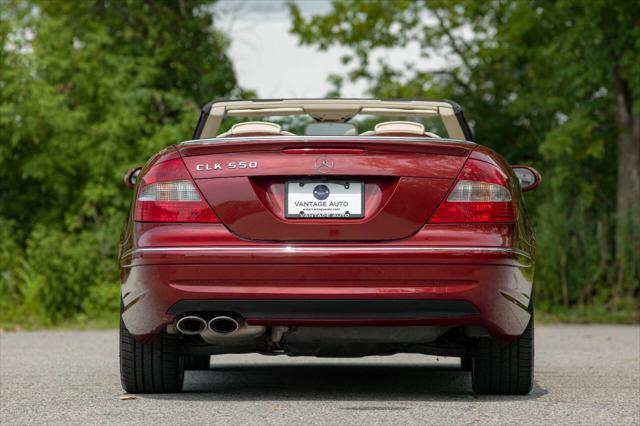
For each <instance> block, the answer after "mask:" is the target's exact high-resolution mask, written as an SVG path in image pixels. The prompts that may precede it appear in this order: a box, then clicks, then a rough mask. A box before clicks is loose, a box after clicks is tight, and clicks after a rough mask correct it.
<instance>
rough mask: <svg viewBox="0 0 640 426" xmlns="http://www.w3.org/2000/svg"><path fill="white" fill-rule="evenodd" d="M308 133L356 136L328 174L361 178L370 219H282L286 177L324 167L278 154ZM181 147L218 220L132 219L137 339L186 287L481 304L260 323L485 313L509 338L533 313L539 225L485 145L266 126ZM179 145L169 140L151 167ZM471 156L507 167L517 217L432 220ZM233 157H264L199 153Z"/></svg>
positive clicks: (216, 295)
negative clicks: (253, 133)
mask: <svg viewBox="0 0 640 426" xmlns="http://www.w3.org/2000/svg"><path fill="white" fill-rule="evenodd" d="M394 143H395V142H394ZM301 145H303V147H309V148H313V149H320V148H322V147H326V148H331V149H336V150H337V149H338V148H340V147H344V148H345V149H347V148H348V150H347V151H345V153H344V154H341V153H337V154H336V153H332V154H330V156H331V158H332V160H333V161H334V167H333V168H332V170H330V171H328V172H326V173H323V174H322V176H336V177H338V176H342V177H344V176H357V177H359V178H363V179H364V180H365V183H366V205H365V206H366V208H365V218H364V219H356V220H350V219H330V220H328V219H324V220H309V219H304V220H302V219H297V220H291V219H284V214H283V209H284V206H283V185H284V181H285V180H286V179H287V178H288V177H292V176H293V177H295V176H320V175H321V174H320V173H319V172H318V169H317V167H316V164H315V161H316V159H317V158H318V154H317V152H315V151H310V152H309V153H308V154H307V153H300V152H296V151H294V152H296V153H295V154H284V153H282V150H283V149H285V150H287V149H288V150H297V151H299V150H300V149H303V148H301ZM472 151H473V152H472ZM178 152H179V153H180V154H181V155H182V156H183V158H184V160H185V164H186V166H187V169H188V170H189V172H190V173H191V174H192V176H193V178H194V179H195V181H196V183H197V185H198V187H199V189H200V190H201V192H202V193H203V195H204V197H205V198H206V200H207V201H208V202H209V204H210V205H211V206H212V207H213V209H214V211H215V213H216V215H218V216H219V217H220V219H221V221H222V223H221V224H203V223H182V224H180V223H174V224H155V223H135V222H133V221H131V220H130V221H129V223H128V225H127V227H126V229H125V231H124V232H123V235H122V244H121V255H120V262H121V278H122V294H123V303H124V313H123V319H124V322H125V324H126V326H127V328H128V329H129V331H130V332H131V333H132V334H133V335H134V336H136V337H138V338H139V339H141V340H148V339H150V338H152V337H153V336H154V335H155V334H156V333H158V332H159V331H160V330H162V329H163V327H165V326H166V325H167V324H170V323H172V322H173V321H174V320H175V317H174V316H173V315H171V314H169V313H168V310H169V308H170V307H171V306H172V305H174V304H175V303H176V302H178V301H181V300H240V299H250V300H258V299H260V300H264V299H267V300H268V299H279V300H281V299H294V300H301V299H349V300H361V299H363V300H364V299H366V300H371V299H376V300H402V299H441V300H464V301H468V302H471V303H472V304H473V305H474V306H475V307H476V308H477V309H478V311H479V314H478V315H473V316H468V317H462V318H455V319H452V318H433V317H429V318H405V319H402V320H384V319H380V318H361V319H357V320H348V321H347V320H343V321H334V320H329V319H322V318H318V319H316V320H308V319H305V320H301V319H299V318H287V319H281V320H277V321H274V320H269V319H265V318H246V319H247V321H248V323H249V324H263V325H305V324H306V325H308V324H311V325H335V326H346V325H393V324H396V325H400V324H406V325H416V324H424V325H427V324H437V325H462V324H477V325H482V326H484V327H486V328H487V329H488V330H489V331H490V332H491V333H492V334H493V335H495V336H498V337H501V338H505V339H510V338H513V337H515V336H518V335H520V334H521V333H522V332H523V330H524V328H525V327H526V325H527V323H528V321H529V318H530V315H529V313H528V312H527V310H526V306H527V305H528V304H529V299H530V295H531V290H532V279H533V266H534V260H533V259H534V257H535V250H534V238H533V233H532V230H531V226H530V224H529V222H528V219H527V217H526V211H525V209H524V204H523V200H522V196H521V194H520V190H519V187H518V185H517V184H516V181H515V176H514V175H513V173H512V171H511V170H510V168H509V166H508V164H507V163H506V162H505V161H504V160H502V159H501V158H500V157H499V156H498V155H497V154H495V153H493V152H492V151H490V150H489V149H486V148H484V147H478V146H475V145H473V144H468V143H448V142H438V143H425V144H420V143H414V141H408V142H404V143H403V142H401V141H400V142H398V143H397V144H396V145H393V143H392V142H380V141H375V140H372V141H368V142H367V141H361V140H358V141H354V142H353V143H348V144H345V143H344V142H341V143H340V144H336V143H333V142H331V141H326V142H325V143H324V144H321V143H320V142H318V141H315V140H314V142H313V144H312V145H310V143H309V142H308V141H307V142H305V141H303V142H301V143H294V142H292V141H275V142H274V141H272V140H268V139H267V140H265V141H239V142H237V143H201V144H187V145H182V146H180V147H179V151H178ZM176 154H177V152H176V151H172V150H169V151H166V152H164V153H162V154H161V155H160V156H159V157H157V158H155V159H152V161H151V162H150V163H149V165H148V166H147V168H148V167H150V165H152V164H153V163H154V162H155V161H159V158H160V159H161V158H162V156H166V155H170V156H175V155H176ZM323 155H324V154H323ZM469 155H471V156H472V157H473V158H476V159H479V160H482V161H486V162H490V163H493V164H495V165H497V166H498V167H500V168H501V169H502V170H503V171H504V172H505V173H506V174H507V175H508V176H509V178H508V179H509V180H508V183H509V186H510V190H511V193H512V194H513V199H514V209H515V214H516V220H515V223H513V224H491V223H489V224H439V225H431V224H428V223H427V222H428V219H429V216H430V215H431V214H432V213H433V211H434V210H435V209H436V208H437V207H438V205H439V204H440V202H441V201H442V200H443V199H444V198H445V197H446V195H447V193H448V191H449V189H450V187H451V186H452V183H453V181H454V180H455V178H456V176H457V174H458V173H459V171H460V170H461V168H462V167H463V165H464V162H465V161H466V158H467V157H468V156H469ZM238 161H247V162H248V161H256V162H258V167H257V168H256V169H255V170H237V169H232V170H230V169H222V170H209V171H202V170H200V171H199V170H196V166H197V165H198V164H203V163H213V162H218V163H223V164H224V163H229V162H238ZM523 307H524V308H523Z"/></svg>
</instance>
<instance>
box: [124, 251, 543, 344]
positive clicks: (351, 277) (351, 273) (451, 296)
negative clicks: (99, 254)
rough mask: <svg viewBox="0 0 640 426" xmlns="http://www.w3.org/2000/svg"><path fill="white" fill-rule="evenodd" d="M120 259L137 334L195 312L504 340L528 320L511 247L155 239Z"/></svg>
mask: <svg viewBox="0 0 640 426" xmlns="http://www.w3.org/2000/svg"><path fill="white" fill-rule="evenodd" d="M121 263H122V294H123V302H124V313H123V319H124V322H125V324H126V326H127V328H128V329H129V331H130V332H131V333H132V334H133V335H134V336H136V337H138V338H139V339H141V340H147V339H149V338H151V337H153V336H154V335H155V334H156V333H158V332H159V331H160V330H162V328H163V327H165V326H166V325H167V324H169V323H171V322H173V321H174V320H175V317H176V316H179V315H181V314H184V313H188V312H196V311H231V312H237V313H238V314H240V315H242V316H243V317H244V318H245V319H246V320H247V322H248V323H249V324H255V325H291V326H293V325H318V326H327V325H334V326H350V325H353V326H356V325H358V326H362V325H403V324H404V325H480V326H483V327H485V328H487V329H488V330H489V331H490V332H491V333H492V334H493V335H496V336H498V337H501V338H507V339H508V338H513V337H515V336H518V335H520V334H521V333H522V332H523V331H524V329H525V327H526V325H527V323H528V321H529V318H530V315H529V313H528V311H527V309H526V307H527V305H528V303H529V298H530V295H531V281H532V271H533V265H532V261H531V259H530V258H529V257H528V256H527V255H526V253H523V252H520V251H518V250H514V249H509V248H499V247H425V246H390V245H377V246H371V245H369V246H366V247H363V246H326V245H325V246H320V245H282V244H278V245H276V244H274V245H268V244H267V245H255V246H251V245H244V246H208V247H153V248H140V249H136V250H132V251H130V252H128V253H125V254H124V255H123V256H122V258H121Z"/></svg>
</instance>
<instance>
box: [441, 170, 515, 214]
mask: <svg viewBox="0 0 640 426" xmlns="http://www.w3.org/2000/svg"><path fill="white" fill-rule="evenodd" d="M513 221H514V211H513V203H512V202H511V193H510V192H509V189H508V188H507V176H506V175H505V174H504V173H503V172H502V170H500V169H499V168H498V167H496V166H494V165H492V164H489V163H486V162H484V161H480V160H475V159H473V158H471V159H469V160H468V161H467V163H466V164H465V166H464V169H463V170H462V172H460V176H459V177H458V180H457V181H456V184H455V186H454V188H453V190H452V191H451V192H450V193H449V196H448V197H447V199H446V200H445V201H444V202H443V203H442V204H441V205H440V207H439V208H438V210H436V212H435V213H434V214H433V216H432V217H431V220H429V222H430V223H495V222H499V223H505V222H506V223H509V222H513Z"/></svg>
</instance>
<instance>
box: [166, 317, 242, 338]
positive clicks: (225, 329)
mask: <svg viewBox="0 0 640 426" xmlns="http://www.w3.org/2000/svg"><path fill="white" fill-rule="evenodd" d="M176 328H177V329H178V331H179V332H180V333H182V334H186V335H190V336H193V335H198V334H200V333H202V332H203V331H204V330H205V329H206V328H208V329H209V330H211V331H213V332H214V333H217V334H231V333H233V332H235V331H237V330H238V329H239V328H240V324H239V323H238V321H236V320H235V319H233V318H231V317H228V316H226V315H219V316H216V317H213V318H212V319H211V320H209V322H207V321H206V320H205V319H204V318H202V317H199V316H197V315H188V316H186V317H182V318H180V319H179V320H178V322H177V323H176Z"/></svg>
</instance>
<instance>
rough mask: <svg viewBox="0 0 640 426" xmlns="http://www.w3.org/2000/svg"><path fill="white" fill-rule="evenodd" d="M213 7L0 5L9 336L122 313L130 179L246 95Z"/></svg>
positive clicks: (0, 158) (1, 231)
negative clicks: (200, 122)
mask: <svg viewBox="0 0 640 426" xmlns="http://www.w3.org/2000/svg"><path fill="white" fill-rule="evenodd" d="M210 3H211V1H206V0H203V1H180V2H139V1H134V0H127V1H117V2H110V1H106V0H87V1H82V2H68V1H64V0H59V1H58V0H42V1H40V0H0V10H2V13H0V37H1V39H0V42H1V45H0V47H1V48H2V50H1V51H0V55H1V56H0V255H1V257H0V268H1V271H2V275H1V278H2V281H1V282H0V312H1V313H0V324H7V323H12V322H21V323H29V322H34V323H44V324H47V323H49V324H52V323H58V322H60V321H64V320H66V319H69V318H74V317H78V318H83V316H84V317H86V318H91V317H92V316H96V315H102V314H104V313H105V312H116V311H117V310H118V308H119V305H118V297H117V294H118V291H119V286H118V268H117V261H116V257H117V252H118V235H119V232H120V228H121V226H122V223H123V222H124V220H125V218H126V214H127V211H128V209H129V203H130V196H131V193H130V191H129V190H127V189H126V188H125V187H124V185H123V184H122V176H123V175H124V173H125V171H126V170H127V169H128V168H130V167H132V166H134V165H136V164H141V163H143V162H144V161H146V159H147V158H149V157H150V156H151V155H152V154H153V153H155V152H156V151H158V150H159V149H161V148H162V147H164V146H167V145H170V144H172V143H175V142H177V141H180V140H184V139H188V138H189V137H190V136H191V132H192V131H193V127H194V123H195V122H196V120H197V117H198V109H199V106H200V105H202V104H204V103H205V102H207V101H209V100H210V99H211V98H214V97H217V96H235V95H241V93H240V91H239V89H238V88H237V84H236V80H235V75H234V72H233V67H232V64H231V62H230V61H229V59H228V58H227V56H226V53H225V52H226V48H227V41H226V40H225V39H224V37H223V36H222V35H221V34H220V33H219V32H217V31H216V30H215V28H214V25H213V24H214V22H213V17H212V15H211V13H210Z"/></svg>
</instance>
